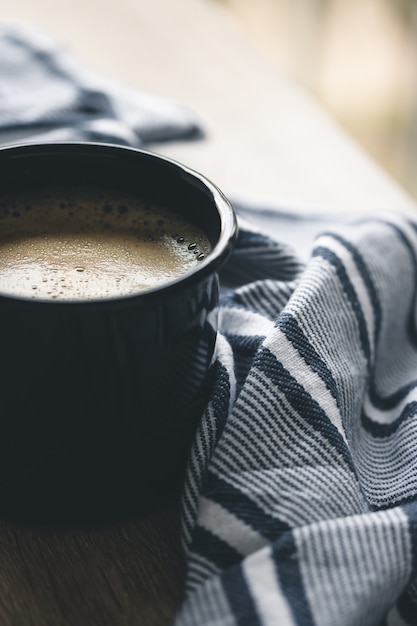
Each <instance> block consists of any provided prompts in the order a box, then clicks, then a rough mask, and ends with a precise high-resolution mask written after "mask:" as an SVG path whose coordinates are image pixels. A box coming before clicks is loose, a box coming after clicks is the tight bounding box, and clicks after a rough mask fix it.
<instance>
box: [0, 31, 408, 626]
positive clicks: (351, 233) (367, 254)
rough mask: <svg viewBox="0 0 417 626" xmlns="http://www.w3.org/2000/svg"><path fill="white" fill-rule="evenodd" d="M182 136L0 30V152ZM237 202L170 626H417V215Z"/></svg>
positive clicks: (119, 91) (135, 96)
mask: <svg viewBox="0 0 417 626" xmlns="http://www.w3.org/2000/svg"><path fill="white" fill-rule="evenodd" d="M28 94H29V95H28ZM198 129H199V126H198V123H197V122H196V120H195V118H194V116H193V115H191V114H190V113H189V112H188V111H186V110H185V109H182V108H181V107H179V106H177V105H173V104H171V103H167V102H165V101H161V100H158V99H157V98H154V97H153V96H149V95H146V94H141V93H137V92H133V91H130V90H127V89H126V88H125V87H123V86H117V85H115V84H114V83H111V82H109V81H107V80H106V79H103V78H98V77H97V76H95V75H93V74H91V73H90V72H87V71H86V70H84V69H83V68H82V67H80V66H79V65H78V64H76V63H75V62H74V61H73V60H72V58H70V57H69V56H68V55H66V53H65V54H64V53H63V52H62V50H61V49H60V48H59V47H56V46H55V44H53V43H51V41H50V40H49V39H47V38H45V37H44V36H43V35H41V34H39V33H33V32H31V31H28V30H27V29H26V30H21V29H18V28H15V29H10V28H8V29H6V28H3V29H2V30H1V31H0V143H10V142H17V141H25V140H27V139H35V138H36V139H42V140H45V139H46V140H55V139H59V140H62V139H80V138H81V139H94V140H98V141H102V140H105V141H108V140H111V141H113V142H115V143H123V144H126V145H132V146H137V145H140V144H142V143H144V142H149V141H154V140H163V139H169V138H174V137H184V138H185V137H190V136H191V135H193V134H195V133H196V132H198ZM236 208H237V210H238V214H239V215H240V221H241V230H240V235H239V240H238V244H237V247H236V249H235V251H234V252H233V254H232V255H231V257H230V259H229V261H228V262H227V264H226V265H225V266H224V268H223V270H222V273H221V285H222V294H221V306H220V330H219V333H218V340H217V353H216V355H217V358H216V360H215V362H214V364H213V370H214V371H213V374H214V375H215V385H214V389H213V393H212V397H211V400H210V402H209V404H208V406H207V408H206V411H205V413H204V415H203V416H202V419H201V423H200V426H199V429H198V432H197V434H196V437H195V441H194V444H193V447H192V451H191V456H190V460H189V466H188V472H187V479H186V484H185V489H184V497H183V531H184V545H185V548H186V551H187V555H188V563H189V567H188V581H187V595H186V598H185V601H184V604H183V606H182V608H181V610H180V611H179V614H178V616H177V618H176V620H175V626H261V625H262V626H290V625H298V626H305V625H306V626H309V625H316V626H361V625H366V626H367V625H373V624H376V625H385V626H403V625H406V624H408V625H416V624H417V504H416V499H417V317H416V316H417V310H416V298H417V294H416V289H417V221H416V220H415V219H414V218H413V217H407V216H400V215H386V216H381V217H379V218H378V219H375V218H374V219H362V220H359V221H351V222H349V221H342V220H340V221H338V220H333V221H332V223H328V222H324V221H321V220H320V219H311V218H308V219H307V218H304V219H303V218H302V217H298V218H295V217H294V215H291V214H284V213H282V212H280V211H278V210H274V209H268V210H265V211H264V210H261V209H257V210H255V208H251V207H248V206H238V205H236ZM243 218H245V219H246V220H248V219H249V220H250V221H251V222H252V223H253V224H256V226H253V225H250V226H249V225H248V222H247V221H246V222H245V221H244V220H243ZM260 226H261V227H262V229H261V230H260V228H259V227H260ZM264 232H268V236H266V235H265V234H264ZM290 244H291V245H290Z"/></svg>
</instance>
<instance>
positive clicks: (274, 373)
mask: <svg viewBox="0 0 417 626" xmlns="http://www.w3.org/2000/svg"><path fill="white" fill-rule="evenodd" d="M247 214H248V211H247V207H246V215H247ZM263 217H264V218H265V215H263ZM267 219H268V222H269V224H270V228H269V229H268V232H279V231H280V224H281V223H283V224H285V228H286V229H287V231H288V229H289V226H290V225H291V224H292V228H293V232H292V233H291V238H293V239H294V240H295V239H296V238H297V235H300V237H301V239H302V240H304V235H305V233H304V232H303V229H304V221H303V220H302V219H292V220H291V219H289V218H288V215H280V214H279V212H276V213H275V215H273V214H272V212H270V213H269V214H268V215H267ZM313 221H314V220H313ZM313 221H312V220H310V219H306V220H305V222H306V224H307V232H308V234H309V236H310V235H311V233H312V223H313ZM315 228H316V229H318V230H320V221H319V220H316V221H315ZM262 239H263V241H262ZM235 266H236V267H235ZM246 271H247V275H248V276H250V282H245V281H244V276H245V273H246ZM416 272H417V221H416V220H413V219H410V218H407V217H405V216H399V215H389V216H385V217H380V218H378V219H362V220H360V221H356V222H351V223H340V224H339V225H336V224H333V229H332V231H327V232H322V233H321V234H319V235H318V236H317V237H316V239H315V241H314V243H313V244H312V247H311V251H310V254H309V257H308V260H307V261H306V262H305V263H304V264H302V263H300V261H299V260H298V256H297V255H295V254H293V255H292V254H291V251H290V249H289V248H288V245H287V243H285V244H279V243H278V242H277V241H273V240H271V239H270V238H269V237H264V238H262V236H261V235H260V234H259V233H257V232H253V231H252V232H251V231H248V230H243V231H241V234H240V239H239V242H238V246H237V249H236V251H235V252H234V254H233V255H232V257H231V258H230V261H229V263H228V265H226V267H225V275H226V279H227V281H230V279H232V282H234V288H233V289H232V290H230V289H227V290H225V291H224V293H223V295H222V302H221V310H220V312H221V315H220V332H219V336H218V345H217V361H216V363H215V365H214V367H215V371H216V385H215V387H214V392H213V395H212V398H211V401H210V403H209V405H208V407H207V410H206V412H205V414H204V416H203V419H202V421H201V424H200V427H199V430H198V433H197V436H196V438H195V442H194V445H193V449H192V455H191V459H190V463H189V470H188V476H187V483H186V489H185V494H184V507H183V513H184V516H183V520H184V536H185V544H186V548H187V553H188V563H189V568H188V585H187V588H188V591H187V599H186V601H185V603H184V605H183V608H182V610H181V612H180V614H179V615H178V617H177V620H176V622H175V624H176V626H191V625H192V626H195V625H196V624H198V625H206V626H209V625H210V626H211V625H213V626H214V625H216V626H226V625H227V626H231V625H242V626H249V625H250V626H252V625H265V626H272V625H274V626H275V625H276V624H279V625H280V626H282V625H285V626H290V625H299V626H304V625H310V624H315V625H318V626H326V625H328V626H335V625H336V624H337V626H344V625H346V626H357V625H368V624H387V625H393V624H396V625H404V624H410V625H411V624H417V596H416V589H417V558H416V555H417V504H416V498H417V318H416V313H417V311H416V285H417V275H416ZM239 280H240V283H241V284H239V283H238V281H239Z"/></svg>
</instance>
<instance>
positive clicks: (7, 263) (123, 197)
mask: <svg viewBox="0 0 417 626" xmlns="http://www.w3.org/2000/svg"><path fill="white" fill-rule="evenodd" d="M28 206H30V211H24V210H23V207H28ZM12 209H13V211H12ZM0 233H1V234H0V291H2V292H4V293H9V294H13V295H17V296H21V297H31V298H33V297H36V298H46V299H48V298H54V299H56V298H58V297H59V298H60V299H66V300H67V299H70V300H79V299H100V298H107V297H108V296H109V295H111V296H112V297H117V296H123V295H128V294H133V293H136V292H138V291H141V290H143V289H149V288H152V287H155V286H158V285H160V284H163V283H164V282H166V281H169V280H172V279H175V278H177V277H178V276H180V275H181V274H183V273H184V272H187V271H188V270H190V269H191V268H192V267H193V266H194V265H196V264H198V262H199V261H201V260H202V259H203V258H205V256H206V255H207V254H209V252H210V249H211V248H210V244H209V242H208V239H207V237H205V235H204V234H203V233H202V232H201V231H200V230H199V229H197V228H195V227H194V226H193V225H192V224H190V223H189V222H187V221H185V220H184V219H182V218H180V217H178V216H177V215H175V214H173V213H172V212H170V211H169V210H167V209H166V208H164V207H160V206H156V205H151V204H150V203H149V202H148V201H143V200H141V199H138V198H137V197H136V196H134V195H133V194H132V195H128V194H121V193H120V192H114V191H113V192H106V194H105V195H104V194H102V193H101V192H100V191H94V190H91V189H82V188H78V189H71V190H68V189H54V190H51V192H50V193H48V194H45V193H43V194H42V193H40V192H36V193H35V192H33V193H31V194H28V193H26V194H23V193H22V194H20V195H17V194H15V195H14V196H13V199H12V198H9V199H8V198H3V200H2V203H1V205H0Z"/></svg>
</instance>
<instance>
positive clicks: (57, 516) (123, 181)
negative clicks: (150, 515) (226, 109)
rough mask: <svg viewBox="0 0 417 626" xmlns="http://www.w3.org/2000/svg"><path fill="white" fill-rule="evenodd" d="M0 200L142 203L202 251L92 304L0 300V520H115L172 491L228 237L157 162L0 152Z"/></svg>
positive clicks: (205, 190) (205, 187) (228, 216)
mask: <svg viewBox="0 0 417 626" xmlns="http://www.w3.org/2000/svg"><path fill="white" fill-rule="evenodd" d="M0 172H1V178H0V198H1V194H2V193H6V192H7V193H10V192H13V191H14V190H17V191H20V190H31V189H38V188H41V189H42V188H44V187H45V188H46V187H50V186H51V185H60V186H62V185H64V186H75V185H80V184H82V185H85V184H87V185H93V186H95V187H100V185H103V184H104V183H105V184H106V185H107V186H109V185H111V187H112V188H118V189H120V190H128V191H129V192H132V191H133V192H134V193H137V194H140V195H146V196H148V197H151V198H154V199H155V200H157V201H158V202H161V203H164V204H166V205H167V206H169V207H171V208H173V209H174V210H175V211H178V212H179V213H180V214H182V215H184V216H186V217H187V218H188V219H190V220H191V221H193V222H194V223H195V224H196V225H198V226H199V227H200V228H202V229H203V230H204V232H205V233H206V234H207V236H208V237H209V239H210V242H211V244H212V247H213V250H212V252H211V253H210V255H208V256H207V258H206V259H204V260H203V261H202V262H201V263H199V264H198V267H196V269H194V270H192V271H190V272H188V273H187V274H185V275H184V276H182V277H181V278H179V279H175V280H173V281H171V282H169V283H167V284H164V285H163V286H162V287H159V288H154V289H150V290H147V291H146V292H142V293H138V294H136V295H131V296H126V297H123V298H108V299H106V300H97V301H94V300H88V301H84V302H74V301H42V300H32V299H25V298H18V297H10V296H8V295H5V294H1V293H0V345H1V373H0V389H1V395H0V402H1V405H0V411H1V413H0V516H1V515H4V516H6V517H18V518H21V519H32V520H33V519H38V520H39V521H60V522H61V521H63V522H72V521H84V520H89V519H104V518H109V517H119V516H124V515H127V514H129V513H130V512H131V511H135V510H143V509H146V508H147V507H149V506H154V505H155V503H157V502H158V501H159V500H160V499H161V498H165V497H167V496H169V495H170V494H174V493H177V492H178V490H179V489H180V488H181V484H182V481H183V475H184V469H185V464H186V460H187V454H188V451H189V447H190V444H191V441H192V437H193V435H194V432H195V429H196V425H197V423H198V420H199V418H200V416H201V412H202V410H203V408H204V405H205V403H206V401H207V397H208V394H209V391H210V363H211V361H212V358H213V352H214V349H215V339H216V323H217V322H216V307H217V303H218V278H217V273H216V271H217V269H218V267H219V266H220V264H221V263H222V262H223V261H224V260H225V259H226V257H227V255H228V254H229V252H230V250H231V248H232V246H233V243H234V239H235V237H236V221H235V216H234V213H233V210H232V208H231V206H230V204H229V203H228V201H227V200H226V199H225V197H224V196H223V195H222V194H221V192H219V190H218V189H217V188H216V187H215V186H214V185H212V184H211V183H210V182H209V181H207V180H206V179H204V178H203V177H202V176H200V175H199V174H196V173H195V172H192V171H191V170H189V169H188V168H185V167H183V166H182V165H180V164H178V163H175V162H173V161H171V160H169V159H165V158H161V157H158V156H156V155H152V154H149V153H146V152H143V151H140V150H136V149H129V148H122V147H116V146H109V145H101V144H100V145H98V144H86V143H82V144H78V143H69V144H45V145H26V146H17V147H10V148H3V149H0Z"/></svg>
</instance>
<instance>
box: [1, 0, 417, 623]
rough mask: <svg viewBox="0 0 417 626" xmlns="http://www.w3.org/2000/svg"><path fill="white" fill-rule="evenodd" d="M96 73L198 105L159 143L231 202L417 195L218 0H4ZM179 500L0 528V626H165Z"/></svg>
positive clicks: (341, 208)
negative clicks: (197, 136)
mask: <svg viewBox="0 0 417 626" xmlns="http://www.w3.org/2000/svg"><path fill="white" fill-rule="evenodd" d="M0 19H1V20H13V21H24V22H27V23H29V24H30V25H33V26H38V27H41V28H42V29H43V30H45V31H47V32H49V33H50V34H52V35H54V36H55V37H57V38H58V39H60V40H62V41H63V42H64V43H66V44H67V45H68V47H69V48H70V49H71V50H72V51H73V52H75V53H76V54H77V55H78V56H79V58H80V59H81V60H83V61H85V63H86V64H88V66H89V67H90V68H92V69H95V70H97V71H100V72H101V73H105V74H107V75H109V76H112V77H113V78H116V79H117V80H120V81H121V82H124V83H127V84H130V85H132V86H135V87H138V88H140V89H144V90H147V91H151V92H153V93H156V94H159V95H162V96H165V97H168V98H170V99H172V100H175V101H177V102H179V103H182V104H185V105H187V106H189V107H190V108H191V109H193V110H195V111H196V112H198V113H199V114H200V116H201V119H202V121H203V122H204V124H205V127H206V130H207V137H206V139H205V140H204V141H196V142H189V143H187V142H176V143H171V144H166V145H158V146H154V147H153V148H154V149H155V150H157V151H159V152H161V153H163V154H166V155H168V156H171V157H174V158H176V159H177V160H180V161H182V162H184V163H186V164H187V165H189V166H191V167H193V168H195V169H197V170H199V171H201V172H202V173H203V174H205V175H206V176H208V177H209V178H211V179H212V180H213V181H214V182H215V183H217V184H218V185H219V186H220V187H221V188H222V189H223V191H224V192H226V194H228V195H230V196H233V197H234V198H245V199H254V200H256V201H257V202H273V203H275V204H278V203H279V204H281V205H283V206H285V207H286V208H292V207H294V208H304V209H305V210H308V211H317V210H319V211H321V212H329V213H338V212H343V213H346V212H351V213H356V214H360V213H362V212H364V211H367V212H378V211H380V210H381V209H390V210H398V211H414V210H415V209H416V206H415V203H414V202H413V200H412V199H411V198H409V197H408V196H407V194H406V193H405V192H404V191H403V190H402V189H400V188H399V187H398V186H397V185H396V184H395V183H394V182H393V181H392V180H390V179H389V178H388V177H387V176H386V175H385V174H384V172H382V171H381V169H380V168H378V167H377V166H376V165H375V164H374V163H373V162H372V161H371V160H370V159H369V158H368V157H367V156H366V155H365V154H364V153H363V151H362V150H361V149H360V148H359V147H358V146H357V145H356V144H354V143H353V142H352V141H351V140H350V138H349V137H347V136H346V135H345V134H344V133H343V132H342V131H341V130H340V129H339V128H338V127H337V126H336V125H335V124H334V122H333V121H332V120H331V119H329V117H328V116H327V115H326V114H325V113H324V112H323V111H322V110H321V109H320V108H319V107H318V106H317V105H316V104H315V103H314V102H312V101H311V100H310V98H309V97H308V96H307V95H306V94H304V93H302V92H301V91H300V90H299V89H298V88H297V87H296V86H294V85H291V84H289V83H288V82H286V81H284V80H283V79H282V77H280V76H279V75H277V74H276V72H275V70H273V69H272V67H271V66H269V63H268V61H267V60H266V59H264V58H261V57H260V56H259V54H258V53H257V52H256V51H255V50H254V49H253V48H252V46H251V44H250V43H249V42H248V41H247V40H246V39H245V37H244V36H243V35H242V33H241V32H240V30H239V28H238V26H237V24H236V23H235V22H234V20H233V17H232V16H231V15H229V13H228V12H227V10H226V9H225V8H224V6H223V5H222V4H221V3H219V2H217V1H216V0H175V2H172V0H152V2H149V1H148V0H118V1H117V2H114V0H87V1H86V0H72V1H71V2H70V3H68V2H66V1H65V0H37V1H36V2H33V0H0ZM184 572H185V568H184V558H183V555H182V550H181V544H180V531H179V503H178V502H176V503H174V504H172V505H167V506H166V507H165V508H164V509H162V510H160V511H157V512H153V513H150V514H149V515H147V516H142V517H138V518H135V519H131V520H127V521H124V522H120V523H113V524H103V525H101V526H96V527H88V528H38V527H35V526H30V525H26V526H22V525H19V524H15V523H14V524H13V523H10V522H8V523H6V522H3V523H2V524H1V525H0V624H1V625H2V626H9V625H10V626H12V625H13V626H26V625H33V626H46V625H48V626H61V625H62V626H69V625H71V626H84V625H85V626H87V625H88V626H93V625H96V624H97V626H105V625H106V624H109V625H111V626H119V625H120V626H122V625H126V626H127V625H132V626H133V625H137V626H146V625H148V624H149V625H163V624H168V623H169V622H170V620H171V618H172V615H173V614H174V612H175V610H176V607H177V606H178V605H179V603H180V602H181V598H182V594H183V585H184Z"/></svg>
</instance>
